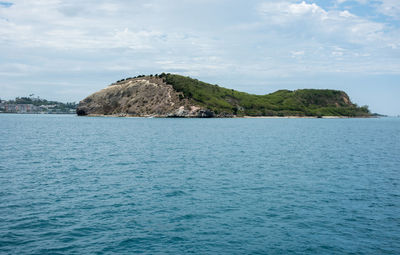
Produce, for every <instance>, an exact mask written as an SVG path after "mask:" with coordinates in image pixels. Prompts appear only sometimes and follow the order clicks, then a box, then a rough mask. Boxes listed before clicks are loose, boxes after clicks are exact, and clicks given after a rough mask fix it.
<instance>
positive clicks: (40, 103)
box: [0, 96, 78, 113]
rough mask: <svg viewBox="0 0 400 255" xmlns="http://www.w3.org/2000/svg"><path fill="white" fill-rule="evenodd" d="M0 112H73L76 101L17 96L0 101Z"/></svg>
mask: <svg viewBox="0 0 400 255" xmlns="http://www.w3.org/2000/svg"><path fill="white" fill-rule="evenodd" d="M0 102H1V103H0V112H16V113H19V112H22V113H24V112H29V113H74V112H75V110H76V108H77V106H78V104H77V103H61V102H57V101H48V100H46V99H42V98H39V97H33V96H30V97H17V98H15V99H14V100H8V101H1V100H0Z"/></svg>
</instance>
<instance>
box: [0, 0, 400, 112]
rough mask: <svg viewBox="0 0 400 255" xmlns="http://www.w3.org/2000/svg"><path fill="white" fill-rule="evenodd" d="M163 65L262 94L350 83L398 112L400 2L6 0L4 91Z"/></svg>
mask: <svg viewBox="0 0 400 255" xmlns="http://www.w3.org/2000/svg"><path fill="white" fill-rule="evenodd" d="M161 72H171V73H178V74H182V75H189V76H192V77H195V78H198V79H200V80H203V81H206V82H210V83H213V84H215V83H217V84H219V85H220V86H224V87H229V88H233V89H237V90H241V91H246V92H250V93H256V94H265V93H270V92H273V91H275V90H278V89H300V88H332V89H341V90H344V91H346V92H347V93H348V94H349V95H350V97H351V99H352V100H353V101H354V102H356V103H357V104H359V105H369V106H370V109H371V110H372V111H373V112H379V113H383V114H389V115H398V114H400V100H399V99H398V97H399V95H400V2H399V0H376V1H367V0H354V1H346V0H331V1H322V0H315V1H294V0H293V1H292V0H285V1H269V0H263V1H262V0H248V1H228V0H219V1H216V0H197V1H190V0H169V1H167V0H147V1H134V0H133V1H127V0H113V1H103V0H88V1H83V0H81V1H74V0H70V1H60V0H37V1H28V0H15V1H0V89H1V92H0V98H2V99H11V98H14V97H16V96H27V95H29V94H31V93H34V94H35V95H38V96H40V97H43V98H47V99H53V100H60V101H79V100H81V99H83V98H84V97H86V96H87V95H89V94H90V93H93V92H95V91H97V90H99V89H101V88H103V87H105V86H107V85H108V84H110V83H112V82H114V81H116V80H119V79H121V78H125V77H130V76H135V75H138V74H151V73H153V74H155V73H161Z"/></svg>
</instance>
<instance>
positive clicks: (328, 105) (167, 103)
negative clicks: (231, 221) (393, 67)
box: [76, 73, 372, 118]
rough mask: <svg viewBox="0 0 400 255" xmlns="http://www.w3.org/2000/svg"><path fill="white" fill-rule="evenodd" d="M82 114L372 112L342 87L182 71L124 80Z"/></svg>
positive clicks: (88, 101)
mask: <svg viewBox="0 0 400 255" xmlns="http://www.w3.org/2000/svg"><path fill="white" fill-rule="evenodd" d="M76 113H77V114H78V115H79V116H131V117H196V118H210V117H245V116H253V117H261V116H278V117H285V116H296V117H324V116H339V117H370V116H372V114H371V113H370V111H369V110H368V107H367V106H363V107H359V106H357V105H356V104H354V103H352V102H351V101H350V98H349V96H348V95H347V94H346V93H345V92H343V91H339V90H328V89H300V90H295V91H290V90H279V91H276V92H274V93H271V94H267V95H253V94H248V93H245V92H239V91H236V90H233V89H227V88H223V87H220V86H218V85H212V84H208V83H205V82H201V81H199V80H197V79H192V78H190V77H184V76H181V75H176V74H165V73H162V74H160V75H148V76H144V75H140V76H137V77H132V78H127V79H123V80H119V81H117V82H116V83H113V84H111V85H110V86H108V87H106V88H104V89H102V90H100V91H98V92H96V93H94V94H92V95H90V96H88V97H87V98H85V99H84V100H82V101H81V102H79V105H78V107H77V109H76Z"/></svg>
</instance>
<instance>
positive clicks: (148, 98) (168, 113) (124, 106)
mask: <svg viewBox="0 0 400 255" xmlns="http://www.w3.org/2000/svg"><path fill="white" fill-rule="evenodd" d="M76 113H77V114H78V115H79V116H85V115H89V116H100V115H111V116H138V117H150V116H154V117H178V118H179V117H205V118H206V117H214V113H213V112H212V111H210V110H208V109H204V108H202V107H201V106H199V105H196V104H194V103H193V102H191V101H190V100H189V99H187V98H184V95H183V94H182V93H181V92H177V91H175V90H174V88H173V87H172V86H171V85H169V84H166V83H165V82H164V81H163V80H162V79H161V78H158V77H149V76H146V77H139V78H132V79H127V80H123V81H119V82H117V83H114V84H111V85H110V86H108V87H107V88H105V89H102V90H100V91H98V92H96V93H94V94H92V95H90V96H88V97H86V98H85V99H84V100H82V101H81V102H80V103H79V105H78V107H77V110H76Z"/></svg>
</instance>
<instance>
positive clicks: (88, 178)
mask: <svg viewBox="0 0 400 255" xmlns="http://www.w3.org/2000/svg"><path fill="white" fill-rule="evenodd" d="M132 253H143V254H188V253H193V254H400V118H379V119H156V118H154V119H145V118H89V117H76V116H70V115H7V114H2V115H0V254H132Z"/></svg>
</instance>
